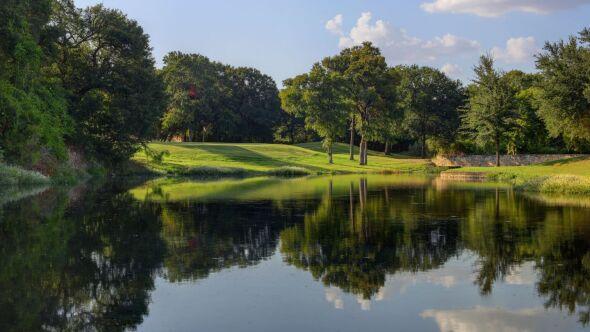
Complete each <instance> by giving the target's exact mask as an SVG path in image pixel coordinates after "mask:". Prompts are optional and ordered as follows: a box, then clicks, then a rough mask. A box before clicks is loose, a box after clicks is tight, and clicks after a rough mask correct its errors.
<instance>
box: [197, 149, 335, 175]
mask: <svg viewBox="0 0 590 332" xmlns="http://www.w3.org/2000/svg"><path fill="white" fill-rule="evenodd" d="M190 148H197V149H200V150H203V151H206V152H208V153H211V154H217V155H222V156H223V157H224V158H226V159H228V160H231V161H234V162H236V163H243V164H249V165H252V166H261V167H275V168H280V167H289V166H294V167H301V168H306V169H308V170H310V171H325V170H327V169H324V168H319V167H315V166H310V165H306V164H302V163H297V162H285V161H281V160H278V159H275V158H272V157H269V156H267V155H264V154H262V153H259V152H256V151H252V150H250V149H246V148H243V147H240V146H236V145H217V144H199V145H194V146H191V147H190Z"/></svg>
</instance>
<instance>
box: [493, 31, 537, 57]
mask: <svg viewBox="0 0 590 332" xmlns="http://www.w3.org/2000/svg"><path fill="white" fill-rule="evenodd" d="M538 52H539V48H538V47H537V44H536V42H535V38H534V37H518V38H510V39H508V41H506V47H505V48H501V47H494V48H493V49H492V55H493V56H494V58H496V59H498V60H500V61H503V62H506V63H526V62H531V61H532V60H533V58H534V55H535V54H536V53H538Z"/></svg>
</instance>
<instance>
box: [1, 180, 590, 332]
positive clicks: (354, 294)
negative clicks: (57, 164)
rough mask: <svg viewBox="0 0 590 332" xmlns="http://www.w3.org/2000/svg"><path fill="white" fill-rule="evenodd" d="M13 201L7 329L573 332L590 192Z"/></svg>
mask: <svg viewBox="0 0 590 332" xmlns="http://www.w3.org/2000/svg"><path fill="white" fill-rule="evenodd" d="M18 195H19V194H17V193H12V194H5V195H3V196H0V197H2V198H1V199H0V330H1V331H38V330H58V331H61V330H71V331H80V330H82V331H84V330H88V331H93V330H98V331H124V330H139V331H520V330H528V331H575V330H585V329H586V328H587V327H588V323H589V321H590V198H571V197H569V198H568V197H550V196H539V195H525V194H519V193H516V192H514V191H513V190H511V189H510V188H509V187H506V186H502V185H496V184H475V183H453V182H446V181H442V180H439V179H436V178H428V177H411V176H392V175H389V176H384V175H366V176H329V177H311V178H297V179H278V178H249V179H233V180H217V181H179V180H169V179H168V180H166V179H159V180H152V181H149V182H147V183H135V184H133V183H124V182H118V183H113V184H106V185H101V186H92V185H88V186H85V187H81V188H76V189H75V190H72V191H69V192H64V191H59V190H47V191H43V192H39V193H36V194H35V195H33V196H31V197H28V198H19V197H18Z"/></svg>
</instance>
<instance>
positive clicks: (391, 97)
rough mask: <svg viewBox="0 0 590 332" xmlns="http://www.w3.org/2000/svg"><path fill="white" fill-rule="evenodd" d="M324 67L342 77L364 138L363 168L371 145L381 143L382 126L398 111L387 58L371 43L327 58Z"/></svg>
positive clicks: (362, 151)
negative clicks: (370, 143)
mask: <svg viewBox="0 0 590 332" xmlns="http://www.w3.org/2000/svg"><path fill="white" fill-rule="evenodd" d="M322 64H323V65H324V66H325V67H326V68H328V69H329V70H330V71H333V72H336V73H338V74H339V75H341V76H342V82H344V89H345V91H346V96H347V99H348V103H350V104H351V105H352V106H351V110H352V111H351V116H352V117H353V118H354V119H355V124H356V129H357V130H358V132H359V134H360V135H361V143H360V164H361V165H366V164H367V156H368V154H367V151H368V148H367V143H368V141H370V140H379V139H380V138H381V137H382V136H381V128H380V125H379V124H380V123H382V122H381V121H384V120H386V119H388V118H389V116H391V114H392V113H394V112H395V111H396V109H395V88H394V80H393V79H392V77H391V76H390V71H389V70H388V68H387V63H386V62H385V57H383V56H382V55H381V51H380V50H379V49H378V48H377V47H375V46H373V45H372V44H371V43H369V42H365V43H363V44H362V45H360V46H354V47H351V48H347V49H344V50H342V51H341V52H340V54H339V55H336V56H333V57H328V58H325V59H324V60H323V61H322Z"/></svg>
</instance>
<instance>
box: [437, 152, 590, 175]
mask: <svg viewBox="0 0 590 332" xmlns="http://www.w3.org/2000/svg"><path fill="white" fill-rule="evenodd" d="M447 172H483V173H490V174H494V173H495V174H498V173H504V174H515V175H519V176H525V177H526V176H531V177H533V176H549V175H578V176H588V177H590V157H580V158H571V159H563V160H557V161H552V162H547V163H542V164H536V165H529V166H501V167H462V168H456V169H451V170H448V171H447Z"/></svg>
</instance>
